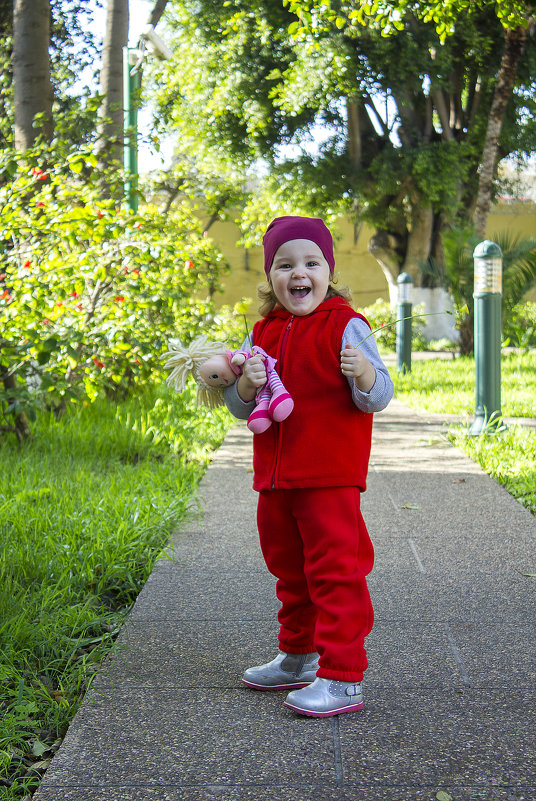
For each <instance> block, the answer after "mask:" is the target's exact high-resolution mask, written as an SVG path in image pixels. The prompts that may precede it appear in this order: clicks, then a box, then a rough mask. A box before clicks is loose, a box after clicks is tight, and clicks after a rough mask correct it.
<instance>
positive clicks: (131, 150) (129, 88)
mask: <svg viewBox="0 0 536 801" xmlns="http://www.w3.org/2000/svg"><path fill="white" fill-rule="evenodd" d="M140 86H141V70H140V64H139V51H138V50H135V49H133V48H130V47H124V48H123V107H124V130H125V136H124V148H123V153H124V167H125V200H126V203H127V206H128V208H129V209H130V210H131V211H132V212H133V213H134V214H135V213H136V212H137V211H138V102H139V101H138V98H139V90H140Z"/></svg>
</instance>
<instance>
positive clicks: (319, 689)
mask: <svg viewBox="0 0 536 801" xmlns="http://www.w3.org/2000/svg"><path fill="white" fill-rule="evenodd" d="M284 704H285V706H288V708H289V709H293V710H294V712H297V713H298V714H299V715H308V716H309V717H313V718H327V717H330V716H331V715H340V714H341V712H356V711H357V710H358V709H363V693H362V691H361V684H360V683H359V682H347V681H334V680H333V679H315V681H314V682H313V683H312V684H309V686H308V687H304V689H303V690H294V691H293V692H291V693H289V694H288V695H287V699H286V701H285V702H284Z"/></svg>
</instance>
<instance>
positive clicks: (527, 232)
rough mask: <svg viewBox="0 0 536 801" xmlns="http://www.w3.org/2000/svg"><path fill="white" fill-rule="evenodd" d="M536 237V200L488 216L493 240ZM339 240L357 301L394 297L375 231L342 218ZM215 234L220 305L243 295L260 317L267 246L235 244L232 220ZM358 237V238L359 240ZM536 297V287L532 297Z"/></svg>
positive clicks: (340, 260)
mask: <svg viewBox="0 0 536 801" xmlns="http://www.w3.org/2000/svg"><path fill="white" fill-rule="evenodd" d="M505 231H509V232H510V233H512V234H521V235H524V236H536V204H527V203H523V204H521V203H517V204H502V205H500V206H496V207H495V208H494V210H493V211H492V212H491V214H490V216H489V222H488V237H489V238H490V239H493V236H494V234H497V233H498V232H505ZM332 233H333V235H334V241H335V265H336V268H335V271H336V272H335V275H336V277H337V278H338V283H339V286H341V285H345V286H349V287H350V289H351V291H352V299H353V303H354V305H355V306H356V307H357V308H363V307H364V306H368V305H370V304H372V303H374V301H375V300H377V299H378V298H383V299H385V300H388V299H389V290H388V287H387V280H386V278H385V276H384V275H383V272H382V270H381V268H380V266H379V264H378V262H377V261H376V259H374V258H373V257H372V256H371V255H370V253H369V252H368V242H369V239H370V237H371V236H372V233H373V232H372V229H371V228H369V227H368V226H367V225H365V224H364V225H363V226H362V227H361V229H360V230H358V231H356V232H355V234H354V228H353V225H352V224H351V223H350V222H348V221H347V220H345V219H341V220H340V221H339V223H338V225H337V228H336V229H334V230H333V231H332ZM210 235H211V236H212V238H213V239H214V241H215V242H216V244H217V245H218V246H219V247H220V248H221V249H222V252H223V254H224V256H225V258H226V260H227V261H228V262H229V264H230V265H231V271H230V273H228V274H227V275H225V276H223V281H222V283H223V287H224V291H223V294H218V296H217V298H216V301H217V305H218V306H221V305H223V304H233V303H236V302H237V301H238V300H240V299H241V298H243V297H249V298H252V299H253V303H252V305H251V307H250V316H252V317H255V316H256V314H255V313H256V310H257V285H258V284H259V283H261V282H262V281H264V280H265V274H264V268H263V253H262V248H250V249H249V250H248V251H247V254H246V251H245V250H244V249H243V248H242V249H241V248H237V247H235V242H236V241H237V240H238V239H239V237H240V232H239V230H238V228H237V227H236V226H235V225H234V224H233V223H230V222H218V223H215V224H214V225H213V226H212V228H211V229H210ZM354 240H356V241H354ZM529 297H530V299H531V300H536V291H533V292H532V293H530V295H529Z"/></svg>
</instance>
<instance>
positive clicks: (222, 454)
mask: <svg viewBox="0 0 536 801" xmlns="http://www.w3.org/2000/svg"><path fill="white" fill-rule="evenodd" d="M440 428H441V423H440V421H438V420H437V419H435V418H430V417H428V416H426V415H422V414H417V413H415V412H413V411H411V410H409V409H408V408H406V407H405V406H403V405H402V404H400V403H399V402H397V401H394V402H393V403H392V404H391V405H390V406H389V408H388V409H387V410H386V411H385V412H382V413H381V414H378V415H376V418H375V429H374V443H373V456H372V464H371V469H370V473H369V488H368V491H367V492H366V493H365V495H364V496H363V507H364V515H365V520H366V521H367V523H368V526H369V529H370V532H371V535H372V539H373V541H374V543H375V548H376V565H375V568H374V571H373V573H372V574H371V576H370V589H371V593H372V596H373V602H374V606H375V610H376V624H375V627H374V629H373V631H372V634H371V635H370V636H369V638H368V639H367V649H368V654H369V660H370V668H369V671H368V672H367V677H366V680H365V683H364V692H365V709H364V710H363V712H360V713H355V714H347V715H341V716H339V717H334V718H327V719H315V718H303V717H299V716H297V715H295V714H294V713H292V712H291V711H290V710H288V709H285V708H284V707H283V706H282V701H283V699H284V694H282V693H255V692H253V691H249V690H247V689H245V688H244V687H242V685H241V682H240V677H241V675H242V671H243V669H244V668H245V667H247V666H249V665H254V664H258V663H259V662H262V661H265V660H266V659H268V658H271V657H272V656H273V655H275V652H276V646H275V643H276V634H277V625H276V619H275V616H276V611H277V603H276V601H275V598H274V591H273V586H274V585H273V579H272V577H271V576H270V575H269V574H268V573H267V571H266V569H265V567H264V564H263V561H262V558H261V555H260V552H259V548H258V545H257V539H256V530H255V511H254V510H255V500H256V496H255V494H254V493H253V491H252V490H251V489H250V487H251V479H252V476H251V467H250V464H251V440H250V434H249V432H248V430H247V429H246V428H245V426H243V425H239V426H238V427H236V428H234V429H233V430H232V431H231V432H230V433H229V435H228V436H227V439H226V441H225V443H224V445H223V446H222V448H221V449H220V451H219V452H218V455H217V458H216V460H215V462H214V463H213V465H212V467H211V468H210V470H209V471H208V473H207V475H206V476H205V478H204V480H203V483H202V487H201V490H202V504H203V509H204V512H203V513H202V514H200V515H199V516H198V518H197V519H195V520H192V521H191V522H190V524H189V525H188V526H186V527H185V528H183V529H182V530H181V531H180V532H179V533H178V534H177V536H176V537H175V544H174V558H173V559H172V560H168V559H161V560H160V561H159V562H158V563H157V565H156V567H155V569H154V571H153V573H152V575H151V577H150V578H149V580H148V582H147V584H146V586H145V588H144V589H143V591H142V593H141V594H140V596H139V599H138V601H137V603H136V605H135V607H134V609H133V612H132V615H131V619H130V622H129V623H128V624H127V625H126V626H125V628H124V630H123V633H122V636H121V639H120V643H121V647H120V649H119V651H118V653H117V655H116V657H115V659H114V660H113V661H112V662H110V663H109V664H108V665H107V666H106V667H105V668H104V669H103V670H102V672H101V674H100V676H99V678H98V681H97V682H96V685H95V690H94V691H92V692H90V693H89V694H88V696H87V697H86V700H85V702H84V704H83V705H82V707H81V709H80V711H79V713H78V715H77V716H76V718H75V720H74V721H73V723H72V725H71V727H70V729H69V732H68V734H67V737H66V738H65V741H64V744H63V746H62V747H61V749H60V750H59V752H58V754H57V755H56V757H55V758H54V760H53V762H52V765H51V767H50V768H49V770H48V772H47V774H46V777H45V780H44V782H43V784H42V787H41V789H40V791H39V792H38V793H37V795H36V796H35V798H36V800H37V801H289V799H290V800H291V801H428V800H430V801H434V799H435V798H436V794H437V793H438V792H439V791H444V792H446V793H448V796H450V797H451V798H452V800H453V801H529V800H530V801H534V799H536V739H535V734H536V686H535V664H536V636H535V633H536V632H535V620H536V598H535V591H536V579H535V578H529V577H528V576H526V575H524V574H525V573H536V549H535V540H536V525H535V519H534V517H533V516H532V515H531V514H530V513H529V512H528V511H527V510H525V509H524V508H523V507H522V506H521V505H520V504H519V503H518V502H517V501H515V500H514V499H513V498H512V497H511V496H510V495H509V494H508V493H507V492H506V491H505V490H503V489H501V488H500V487H499V486H498V485H497V484H496V483H495V482H494V481H493V480H492V479H490V478H489V477H487V476H486V475H485V474H483V473H482V471H481V470H480V469H479V468H478V467H477V466H475V464H474V463H473V462H471V461H470V460H469V459H468V458H467V457H465V455H463V454H462V453H461V452H459V451H457V450H456V449H454V448H452V447H451V446H450V445H448V444H447V443H446V442H445V441H443V440H442V439H441V437H440V435H439V434H440ZM448 796H444V798H445V799H448ZM440 798H441V796H440Z"/></svg>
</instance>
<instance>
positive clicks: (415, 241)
mask: <svg viewBox="0 0 536 801" xmlns="http://www.w3.org/2000/svg"><path fill="white" fill-rule="evenodd" d="M433 231H434V211H433V209H432V207H431V206H425V207H422V206H420V205H419V204H418V202H414V203H412V209H411V228H410V230H409V232H408V243H407V246H406V258H405V259H404V265H403V269H404V271H405V272H406V273H409V274H410V275H411V277H412V278H413V283H414V285H415V286H420V283H421V274H422V270H421V264H422V263H424V262H426V261H428V258H429V257H430V252H431V250H432V236H433Z"/></svg>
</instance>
